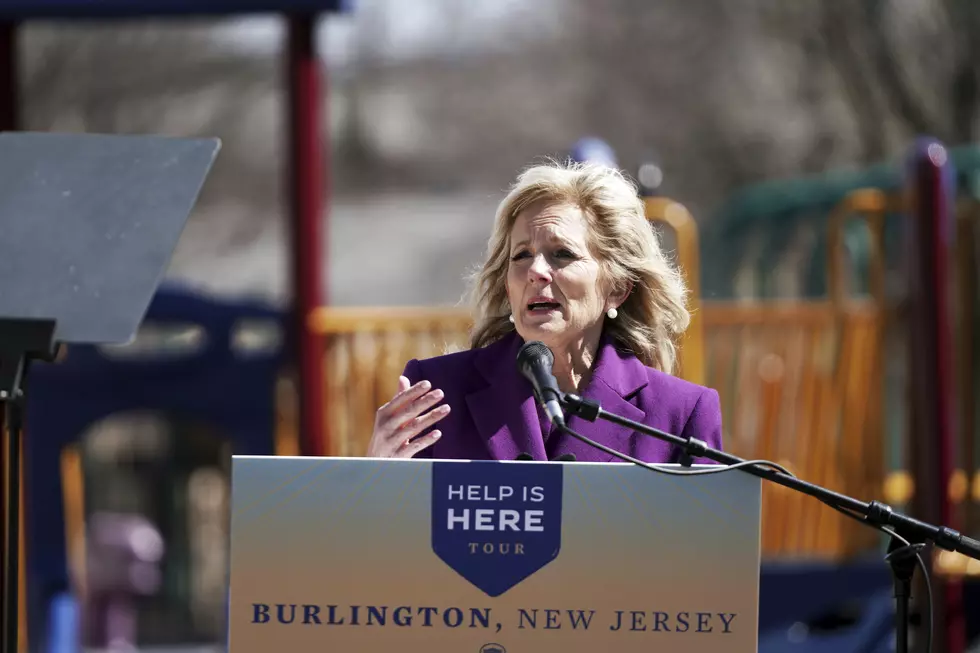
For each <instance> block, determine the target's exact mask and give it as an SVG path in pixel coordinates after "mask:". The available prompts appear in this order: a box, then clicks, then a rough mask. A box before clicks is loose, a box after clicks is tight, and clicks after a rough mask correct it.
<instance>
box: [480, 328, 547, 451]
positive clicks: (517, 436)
mask: <svg viewBox="0 0 980 653" xmlns="http://www.w3.org/2000/svg"><path fill="white" fill-rule="evenodd" d="M522 344H523V342H522V341H521V338H520V337H519V336H518V335H517V334H516V333H514V334H512V335H510V336H507V337H506V338H503V339H501V340H500V341H498V342H496V343H494V344H493V345H490V346H489V347H486V348H485V349H481V350H480V351H479V352H478V354H477V356H476V358H475V359H474V365H475V366H476V369H477V371H478V372H479V373H480V374H481V375H482V376H483V377H484V378H485V379H486V381H487V386H486V387H485V388H482V389H480V390H477V391H476V392H472V393H469V394H467V395H466V405H467V407H468V408H469V410H470V415H471V416H472V418H473V422H474V424H475V426H476V430H477V432H478V433H479V434H480V436H481V437H482V438H483V440H484V441H485V442H486V445H487V450H488V452H489V454H490V457H491V458H492V459H495V460H514V459H515V458H517V456H518V455H520V454H522V453H527V454H530V455H531V456H533V458H534V460H547V459H548V457H547V454H546V453H545V450H544V439H543V437H542V434H541V423H540V421H539V419H538V411H537V403H536V402H535V399H534V391H533V389H532V388H531V384H530V383H528V381H527V379H525V378H524V377H523V376H521V375H520V374H519V373H518V372H517V352H518V350H519V349H520V347H521V345H522Z"/></svg>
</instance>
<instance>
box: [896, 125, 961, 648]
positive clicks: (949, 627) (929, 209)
mask: <svg viewBox="0 0 980 653" xmlns="http://www.w3.org/2000/svg"><path fill="white" fill-rule="evenodd" d="M909 182H910V186H911V191H912V193H911V199H912V207H911V208H912V214H911V224H910V225H909V226H910V229H909V232H910V236H911V237H910V241H911V251H910V255H911V259H910V262H911V270H910V279H909V280H910V282H911V286H910V288H909V309H910V310H909V345H910V354H911V358H910V362H911V370H910V372H911V379H912V393H911V396H912V401H913V413H914V414H915V419H914V421H913V428H912V433H911V437H912V443H911V444H912V450H913V452H914V455H915V456H916V458H918V459H919V460H920V468H919V471H920V473H921V477H920V479H921V480H920V482H918V483H917V487H920V488H921V494H922V496H920V497H918V499H919V501H918V506H917V509H918V510H919V511H920V512H921V515H920V516H921V518H922V519H924V520H926V521H931V522H933V523H940V524H943V525H945V526H949V527H950V528H953V529H957V530H959V529H960V528H961V525H960V524H959V522H960V521H961V520H960V515H959V514H958V512H957V511H956V510H955V509H954V508H955V507H954V506H953V504H952V502H951V500H950V497H949V487H950V478H951V477H952V475H953V471H954V468H955V465H956V452H957V444H956V443H957V432H956V430H957V424H956V422H957V420H956V387H955V381H956V369H955V364H954V361H953V350H954V346H955V344H954V340H953V339H954V328H953V315H952V306H951V297H952V292H953V289H952V288H951V287H950V284H951V282H952V279H951V275H950V272H949V266H950V265H952V261H953V238H954V235H955V228H956V225H955V222H954V216H953V203H954V202H955V194H954V185H955V181H954V176H953V172H952V168H951V165H950V163H949V161H948V153H947V151H946V148H945V147H944V146H943V145H942V144H941V143H939V142H937V141H935V140H931V139H929V140H922V141H920V142H918V143H916V146H915V148H914V150H913V152H912V157H911V166H910V169H909ZM933 579H934V581H938V583H936V585H937V589H938V590H939V591H938V592H937V596H936V598H937V606H936V608H937V609H936V628H935V631H936V635H937V638H938V641H937V642H936V644H937V645H936V646H935V647H934V650H939V651H948V653H962V651H963V649H964V647H965V636H966V630H965V623H964V616H963V590H962V584H961V581H960V580H959V579H958V578H956V577H941V576H938V575H937V576H933ZM920 598H921V597H920Z"/></svg>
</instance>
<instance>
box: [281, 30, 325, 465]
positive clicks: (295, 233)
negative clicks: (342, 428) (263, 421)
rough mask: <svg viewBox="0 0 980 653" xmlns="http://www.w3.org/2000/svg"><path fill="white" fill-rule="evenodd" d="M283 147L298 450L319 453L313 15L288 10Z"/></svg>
mask: <svg viewBox="0 0 980 653" xmlns="http://www.w3.org/2000/svg"><path fill="white" fill-rule="evenodd" d="M287 21H288V26H289V27H288V39H289V45H288V52H289V64H288V65H289V111H288V120H289V150H290V156H289V159H290V166H289V168H290V169H289V179H288V182H289V183H288V188H289V189H290V201H291V207H290V208H291V213H292V216H291V217H292V219H291V221H290V224H291V226H292V229H291V234H292V256H291V262H292V293H293V329H294V332H293V333H294V338H293V343H294V350H293V351H294V352H295V360H296V366H297V370H298V372H299V427H300V442H301V444H302V451H303V453H304V454H306V455H313V456H321V455H324V454H325V452H326V451H327V443H326V442H325V441H324V436H323V432H324V429H323V423H324V412H323V363H324V343H323V338H322V337H321V336H319V335H318V334H316V333H314V332H312V331H311V330H310V323H309V322H310V316H311V315H312V313H313V311H314V309H316V308H317V307H318V306H320V305H321V304H324V303H326V302H327V296H326V293H325V292H324V291H323V289H324V285H325V282H324V278H323V272H322V267H321V266H322V254H321V248H322V247H323V235H324V230H323V229H322V224H321V223H322V221H323V220H324V219H325V216H324V206H325V202H324V196H325V195H326V193H327V192H328V189H327V188H326V178H327V175H326V172H327V170H326V161H325V158H326V157H325V149H326V148H325V147H324V144H323V142H322V141H321V136H320V132H321V130H320V125H321V124H322V123H321V119H322V116H323V107H322V101H321V86H320V82H321V66H320V60H319V57H318V56H317V49H316V35H315V30H316V22H317V21H316V15H315V14H302V15H290V16H288V18H287Z"/></svg>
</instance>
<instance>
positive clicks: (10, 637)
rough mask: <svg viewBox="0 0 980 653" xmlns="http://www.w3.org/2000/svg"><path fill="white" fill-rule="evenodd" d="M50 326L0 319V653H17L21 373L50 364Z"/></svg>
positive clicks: (51, 323)
mask: <svg viewBox="0 0 980 653" xmlns="http://www.w3.org/2000/svg"><path fill="white" fill-rule="evenodd" d="M54 331H55V323H54V321H53V320H36V319H17V318H6V319H2V318H0V427H2V428H0V433H2V436H3V437H2V440H3V443H2V446H0V470H2V473H3V484H2V488H0V492H2V494H0V506H2V509H3V514H4V515H5V519H4V520H3V522H2V524H0V542H2V543H3V560H2V569H3V577H2V587H0V619H2V622H0V625H2V629H3V642H2V646H3V650H4V651H17V646H18V642H17V634H18V626H19V624H18V619H17V616H18V614H19V607H20V606H19V603H18V598H19V587H18V581H19V578H20V574H19V573H18V571H19V570H18V562H19V560H20V451H21V429H22V426H23V414H24V397H25V392H26V385H27V384H26V381H27V371H28V369H29V367H30V364H31V363H32V362H33V361H34V360H38V359H40V360H47V361H50V360H53V358H54V353H55V351H54V349H55V348H54Z"/></svg>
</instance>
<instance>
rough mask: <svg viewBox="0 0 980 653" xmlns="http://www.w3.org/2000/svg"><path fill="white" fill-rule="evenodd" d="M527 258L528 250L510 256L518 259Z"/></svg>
mask: <svg viewBox="0 0 980 653" xmlns="http://www.w3.org/2000/svg"><path fill="white" fill-rule="evenodd" d="M522 258H527V250H521V251H519V252H517V253H516V254H514V255H513V256H511V257H510V260H512V261H516V260H518V259H522Z"/></svg>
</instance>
